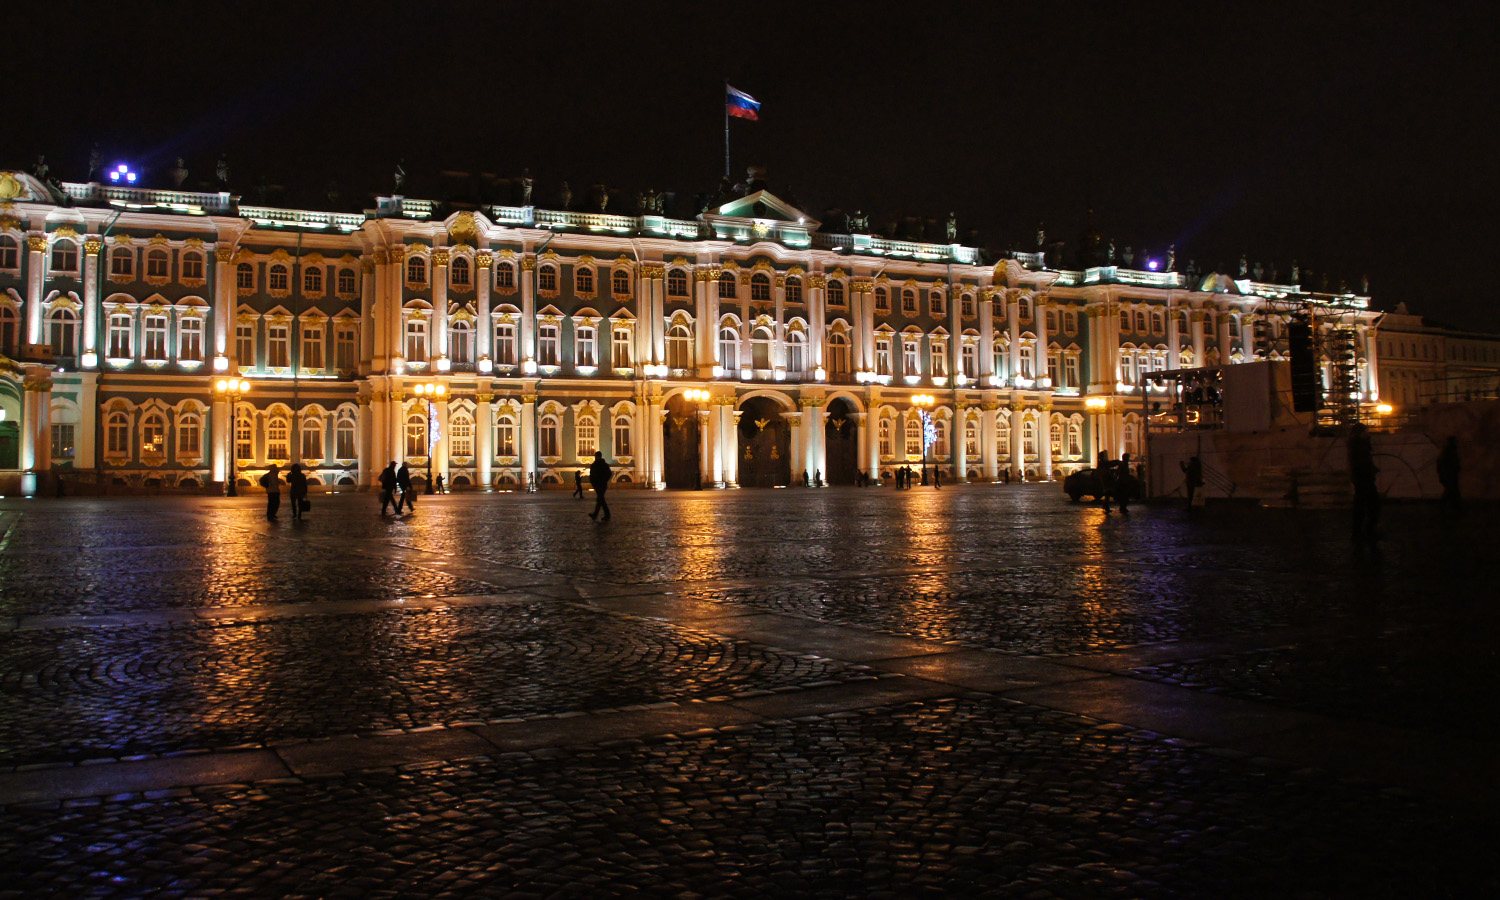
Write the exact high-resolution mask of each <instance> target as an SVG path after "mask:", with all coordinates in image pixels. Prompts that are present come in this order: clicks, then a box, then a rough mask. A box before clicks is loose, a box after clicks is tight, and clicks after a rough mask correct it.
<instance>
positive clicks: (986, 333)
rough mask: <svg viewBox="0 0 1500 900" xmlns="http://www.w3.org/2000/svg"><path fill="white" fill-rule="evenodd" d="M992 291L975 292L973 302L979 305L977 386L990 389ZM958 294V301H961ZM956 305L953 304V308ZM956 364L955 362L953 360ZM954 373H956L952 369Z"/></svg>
mask: <svg viewBox="0 0 1500 900" xmlns="http://www.w3.org/2000/svg"><path fill="white" fill-rule="evenodd" d="M992 297H993V291H992V290H991V289H989V288H986V289H984V290H983V291H980V292H977V293H976V295H975V298H974V299H975V302H976V303H978V304H979V384H980V385H981V386H983V387H990V386H992V385H993V384H994V375H995V305H994V303H993V302H992V299H991V298H992ZM962 299H963V295H962V294H960V295H959V297H958V301H960V302H961V301H962ZM956 305H958V304H957V303H955V306H956ZM953 334H954V335H955V338H954V340H955V341H958V340H959V337H960V336H961V335H962V329H961V328H955V329H954V331H953ZM955 362H957V360H955ZM954 371H955V372H956V371H958V370H957V369H954Z"/></svg>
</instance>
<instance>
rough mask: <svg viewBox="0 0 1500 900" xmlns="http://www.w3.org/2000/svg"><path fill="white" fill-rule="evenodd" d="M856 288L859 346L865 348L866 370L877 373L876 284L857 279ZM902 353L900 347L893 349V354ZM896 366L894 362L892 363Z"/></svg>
mask: <svg viewBox="0 0 1500 900" xmlns="http://www.w3.org/2000/svg"><path fill="white" fill-rule="evenodd" d="M854 284H855V286H856V287H857V288H858V289H859V294H860V297H859V321H858V323H857V324H856V326H855V327H856V328H857V329H858V330H859V345H860V346H861V347H863V348H864V357H865V358H864V369H865V371H867V372H874V371H875V295H874V293H873V292H874V290H875V282H874V281H872V280H870V279H868V278H861V279H856V280H855V281H854ZM899 352H900V348H899V347H895V346H893V347H891V354H892V355H895V354H896V353H899ZM892 362H893V364H894V360H893V361H892Z"/></svg>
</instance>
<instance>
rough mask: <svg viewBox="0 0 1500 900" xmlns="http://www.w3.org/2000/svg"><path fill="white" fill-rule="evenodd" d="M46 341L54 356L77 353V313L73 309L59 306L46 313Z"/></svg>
mask: <svg viewBox="0 0 1500 900" xmlns="http://www.w3.org/2000/svg"><path fill="white" fill-rule="evenodd" d="M47 342H48V343H50V344H51V345H52V354H53V355H54V356H74V355H76V354H77V353H78V315H77V314H76V313H74V312H73V310H71V309H69V308H68V307H66V306H59V307H57V308H55V309H53V310H52V312H50V313H48V314H47Z"/></svg>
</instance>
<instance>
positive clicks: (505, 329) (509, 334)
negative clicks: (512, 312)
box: [494, 322, 516, 366]
mask: <svg viewBox="0 0 1500 900" xmlns="http://www.w3.org/2000/svg"><path fill="white" fill-rule="evenodd" d="M494 362H495V365H497V366H513V365H515V364H516V326H515V325H514V324H512V323H510V322H496V323H495V360H494Z"/></svg>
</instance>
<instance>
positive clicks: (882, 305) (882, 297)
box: [875, 287, 891, 313]
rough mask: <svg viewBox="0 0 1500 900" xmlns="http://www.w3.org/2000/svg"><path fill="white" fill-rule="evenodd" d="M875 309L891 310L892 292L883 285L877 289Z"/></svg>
mask: <svg viewBox="0 0 1500 900" xmlns="http://www.w3.org/2000/svg"><path fill="white" fill-rule="evenodd" d="M875 311H876V312H878V313H888V312H890V311H891V292H890V291H887V290H886V289H885V288H883V287H880V288H876V289H875Z"/></svg>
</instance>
